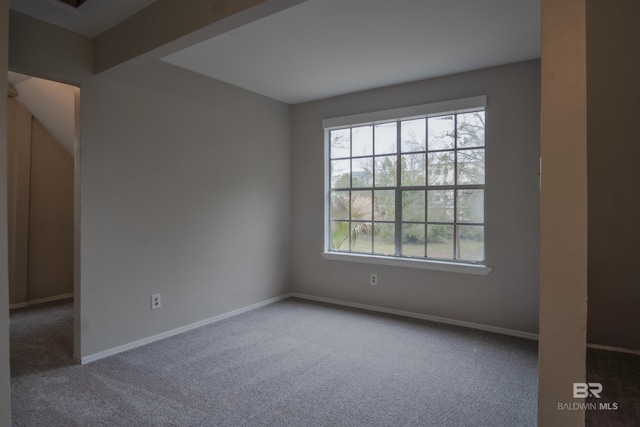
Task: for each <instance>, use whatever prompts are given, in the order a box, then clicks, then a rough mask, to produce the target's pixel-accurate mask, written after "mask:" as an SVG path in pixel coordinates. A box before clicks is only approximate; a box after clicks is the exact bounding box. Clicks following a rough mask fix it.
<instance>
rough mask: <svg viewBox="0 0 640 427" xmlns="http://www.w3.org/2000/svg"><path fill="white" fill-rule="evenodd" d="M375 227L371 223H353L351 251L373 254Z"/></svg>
mask: <svg viewBox="0 0 640 427" xmlns="http://www.w3.org/2000/svg"><path fill="white" fill-rule="evenodd" d="M372 230H373V226H372V224H371V223H370V222H352V223H351V250H352V251H354V252H368V253H371V239H372V235H371V234H372V233H371V232H372Z"/></svg>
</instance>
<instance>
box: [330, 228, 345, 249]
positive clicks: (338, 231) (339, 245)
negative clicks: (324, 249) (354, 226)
mask: <svg viewBox="0 0 640 427" xmlns="http://www.w3.org/2000/svg"><path fill="white" fill-rule="evenodd" d="M331 250H334V251H348V250H349V223H348V222H347V221H331Z"/></svg>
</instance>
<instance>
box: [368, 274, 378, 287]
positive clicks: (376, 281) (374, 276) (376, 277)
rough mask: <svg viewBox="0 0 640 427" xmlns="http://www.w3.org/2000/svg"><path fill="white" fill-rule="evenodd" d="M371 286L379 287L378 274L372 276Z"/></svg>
mask: <svg viewBox="0 0 640 427" xmlns="http://www.w3.org/2000/svg"><path fill="white" fill-rule="evenodd" d="M369 284H370V285H374V286H375V285H377V284H378V275H377V274H372V275H371V278H370V279H369Z"/></svg>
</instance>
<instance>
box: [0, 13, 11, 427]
mask: <svg viewBox="0 0 640 427" xmlns="http://www.w3.org/2000/svg"><path fill="white" fill-rule="evenodd" d="M8 24H9V0H0V87H3V88H4V87H7V69H8V65H7V56H8V55H7V48H8V46H7V45H8V43H7V41H8V37H7V33H8V32H9V31H8V28H9V25H8ZM2 99H3V101H1V102H0V170H3V171H6V170H7V169H6V165H7V163H6V162H7V157H6V154H7V103H6V101H4V100H6V96H5V95H3V96H2ZM0 223H2V224H6V223H7V174H6V173H2V174H0ZM7 258H8V252H7V227H0V425H3V426H8V425H11V391H10V384H11V383H10V379H9V272H8V266H7Z"/></svg>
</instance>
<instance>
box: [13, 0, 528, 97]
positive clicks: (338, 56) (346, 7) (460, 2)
mask: <svg viewBox="0 0 640 427" xmlns="http://www.w3.org/2000/svg"><path fill="white" fill-rule="evenodd" d="M153 2H154V0H88V1H87V2H86V3H85V4H83V5H82V6H80V8H78V10H77V14H76V13H75V11H69V9H71V8H69V7H66V6H65V5H63V4H61V3H60V2H58V1H56V0H11V8H12V9H13V10H16V11H18V12H21V13H25V14H27V15H31V16H33V17H35V18H38V19H42V20H44V21H47V22H50V23H52V24H54V25H58V26H61V27H64V28H67V29H70V30H72V31H76V32H79V33H81V34H85V35H87V36H89V37H93V36H95V35H97V34H100V33H102V32H103V31H105V30H107V29H109V28H111V27H113V26H114V25H115V24H117V23H118V22H120V21H122V20H124V19H125V18H127V17H128V16H130V15H132V14H134V13H136V12H138V11H139V10H141V9H143V8H144V7H146V6H148V5H150V4H151V3H153ZM187 4H188V3H187V2H185V7H186V5H187ZM539 57H540V0H308V1H306V2H304V3H301V4H299V5H297V6H293V7H291V8H288V9H285V10H284V11H282V12H279V13H276V14H274V15H271V16H268V17H266V18H263V19H261V20H258V21H255V22H253V23H250V24H248V25H245V26H242V27H239V28H236V29H234V30H231V31H229V32H227V33H223V34H221V35H219V36H216V37H214V38H212V39H209V40H206V41H204V42H202V43H199V44H196V45H193V46H191V47H189V48H187V49H185V50H182V51H179V52H176V53H174V54H172V55H169V56H167V57H165V58H163V60H164V61H166V62H169V63H171V64H174V65H177V66H180V67H183V68H186V69H189V70H192V71H195V72H198V73H201V74H204V75H207V76H210V77H213V78H216V79H219V80H222V81H225V82H227V83H231V84H233V85H236V86H240V87H243V88H245V89H248V90H250V91H253V92H257V93H260V94H262V95H265V96H268V97H271V98H274V99H277V100H280V101H282V102H285V103H288V104H295V103H299V102H305V101H311V100H315V99H320V98H326V97H330V96H336V95H341V94H346V93H351V92H355V91H360V90H366V89H372V88H376V87H382V86H388V85H392V84H398V83H405V82H410V81H415V80H421V79H426V78H431V77H437V76H443V75H448V74H454V73H460V72H464V71H471V70H476V69H480V68H486V67H491V66H495V65H502V64H508V63H513V62H518V61H524V60H528V59H534V58H539Z"/></svg>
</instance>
